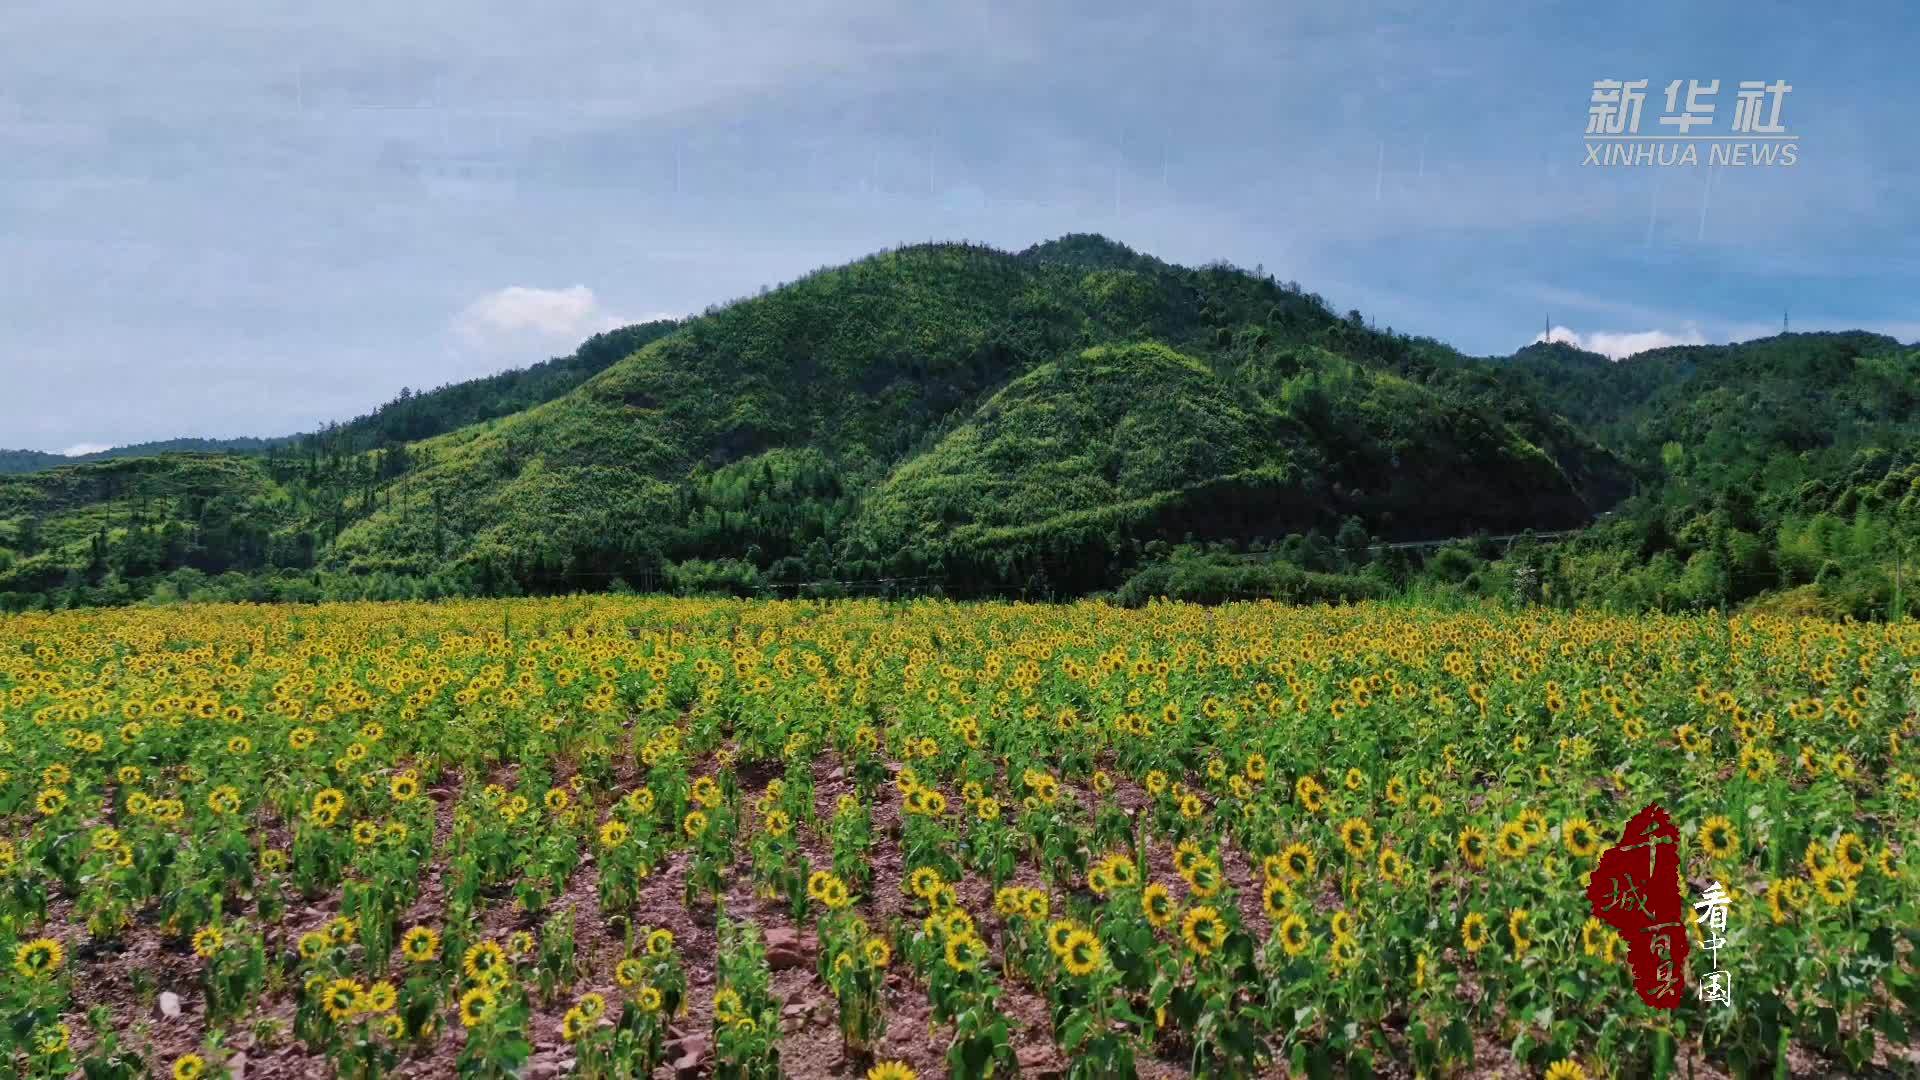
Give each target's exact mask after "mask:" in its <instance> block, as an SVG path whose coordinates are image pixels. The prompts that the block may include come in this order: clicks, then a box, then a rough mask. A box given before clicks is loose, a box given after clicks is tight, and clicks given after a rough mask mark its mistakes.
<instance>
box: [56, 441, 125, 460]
mask: <svg viewBox="0 0 1920 1080" xmlns="http://www.w3.org/2000/svg"><path fill="white" fill-rule="evenodd" d="M111 449H113V444H112V443H103V442H83V443H74V444H73V445H72V446H69V447H67V448H66V449H65V450H62V451H60V452H61V453H62V454H65V455H66V456H68V457H79V456H80V455H82V454H97V453H99V452H101V451H102V450H111Z"/></svg>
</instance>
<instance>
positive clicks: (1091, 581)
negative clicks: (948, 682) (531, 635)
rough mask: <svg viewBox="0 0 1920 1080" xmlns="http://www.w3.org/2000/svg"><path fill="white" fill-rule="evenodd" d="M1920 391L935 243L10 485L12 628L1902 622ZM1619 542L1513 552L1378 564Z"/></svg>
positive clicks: (1798, 363) (1842, 344) (1707, 353)
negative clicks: (1601, 612)
mask: <svg viewBox="0 0 1920 1080" xmlns="http://www.w3.org/2000/svg"><path fill="white" fill-rule="evenodd" d="M1917 364H1920V361H1917V360H1916V354H1915V352H1914V351H1913V350H1910V349H1906V348H1904V347H1902V346H1900V345H1899V344H1898V343H1897V342H1894V341H1892V340H1891V339H1887V338H1882V337H1877V336H1874V335H1869V334H1833V335H1804V334H1803V335H1790V336H1783V337H1776V338H1769V339H1764V340H1761V341H1756V342H1749V343H1745V344H1742V345H1734V346H1711V347H1695V348H1681V349H1665V350H1659V351H1656V352H1652V353H1647V354H1643V355H1641V356H1637V357H1633V358H1631V359H1629V360H1626V361H1623V362H1619V363H1615V362H1613V361H1609V360H1607V359H1605V358H1604V357H1599V356H1595V355H1593V354H1589V353H1581V352H1579V351H1578V350H1575V349H1571V348H1569V347H1566V346H1563V345H1536V346H1530V347H1528V348H1526V349H1522V350H1520V351H1519V352H1518V353H1516V354H1514V355H1513V356H1511V357H1504V358H1484V359H1482V358H1472V357H1467V356H1464V355H1462V354H1460V353H1458V352H1457V351H1455V350H1453V349H1451V348H1449V347H1447V346H1445V345H1443V344H1441V343H1439V342H1436V341H1433V340H1431V339H1426V338H1416V337H1410V336H1407V335H1404V334H1398V333H1394V332H1393V331H1391V330H1383V329H1380V328H1377V327H1374V326H1371V325H1369V324H1368V323H1367V322H1366V320H1365V319H1364V317H1363V316H1362V315H1361V314H1360V313H1359V312H1348V313H1346V314H1345V315H1341V314H1338V313H1336V312H1334V311H1333V310H1331V309H1330V308H1329V306H1328V305H1327V304H1326V303H1325V302H1324V301H1323V300H1321V299H1320V298H1319V297H1318V296H1315V295H1313V294H1311V293H1308V292H1305V291H1304V290H1302V289H1301V288H1300V287H1298V286H1296V285H1292V284H1283V283H1280V282H1278V281H1275V280H1274V279H1272V278H1271V277H1268V276H1266V275H1264V274H1262V273H1248V272H1246V271H1243V270H1239V269H1236V268H1234V267H1231V266H1227V265H1224V264H1217V265H1211V266H1205V267H1198V268H1189V267H1180V266H1174V265H1171V264H1168V263H1165V262H1162V261H1160V260H1158V259H1154V258H1152V257H1151V256H1148V255H1144V254H1141V253H1138V252H1135V251H1133V250H1131V249H1129V248H1127V247H1125V246H1124V245H1121V244H1118V243H1115V242H1113V241H1111V240H1108V239H1105V238H1102V237H1097V236H1088V235H1070V236H1065V237H1061V238H1059V239H1057V240H1053V241H1048V242H1046V243H1043V244H1038V245H1035V246H1034V247H1031V248H1028V249H1026V250H1025V251H1022V252H1019V253H1010V252H1005V251H999V250H995V249H990V248H985V247H979V246H973V245H964V244H930V245H920V246H914V247H907V248H901V249H898V250H894V251H888V252H883V253H880V254H877V255H874V256H872V257H869V258H866V259H862V260H860V261H858V262H855V263H852V264H849V265H847V266H842V267H835V268H829V269H823V270H820V271H816V272H814V273H812V274H809V275H807V276H805V277H803V278H801V279H799V280H797V281H794V282H791V283H789V284H786V285H784V286H781V287H780V288H777V289H774V290H772V291H770V292H767V293H765V294H764V295H762V296H759V297H756V298H754V299H750V300H743V301H739V302H736V303H734V304H731V305H728V306H726V307H723V308H719V309H715V310H712V311H710V312H709V313H708V314H707V315H704V316H702V317H699V318H695V319H690V320H687V321H685V322H667V323H656V324H648V325H646V326H641V327H630V328H626V329H625V330H622V331H616V332H614V333H612V334H609V335H602V336H600V337H597V338H595V339H593V340H591V341H589V342H587V343H586V344H585V345H583V346H582V347H581V349H580V350H579V351H577V352H576V353H575V354H574V355H573V356H571V357H565V358H560V359H558V360H554V361H549V362H547V363H546V364H542V365H534V366H533V367H531V368H527V369H523V370H520V371H516V372H508V373H504V374H503V375H501V376H496V377H494V378H492V379H489V380H477V381H474V382H471V383H464V384H457V385H455V386H452V387H442V388H440V389H439V390H436V391H431V392H428V393H425V394H418V395H414V394H407V395H403V396H402V398H401V399H400V400H398V401H396V402H393V403H390V404H389V405H388V406H385V407H383V408H382V409H380V410H376V411H375V412H374V413H371V414H369V415H368V416H364V417H361V418H358V419H356V420H354V421H351V422H349V423H347V424H343V425H336V426H333V427H330V428H329V429H327V430H326V431H324V432H320V433H316V434H315V435H312V436H305V437H299V438H296V439H291V440H284V441H271V442H270V443H269V445H266V446H265V447H262V448H257V451H256V452H254V453H250V454H245V455H236V454H176V455H167V456H164V457H132V458H116V459H113V460H108V461H100V462H91V463H82V464H67V465H63V466H61V467H59V468H54V469H51V470H42V471H38V472H34V473H31V474H27V475H20V476H12V477H0V604H6V605H10V606H14V607H18V606H21V605H22V604H45V603H74V602H94V603H113V602H124V601H130V600H139V599H142V598H145V597H148V596H158V597H160V598H171V597H174V596H179V595H202V596H245V597H253V598H260V599H273V598H294V599H311V598H317V597H320V596H326V595H373V596H384V595H394V596H405V595H422V594H424V595H439V594H443V593H455V592H516V591H555V590H572V589H598V588H606V587H618V586H619V585H620V584H621V583H625V584H629V585H632V586H635V587H641V588H674V589H684V590H700V589H722V590H733V591H765V590H770V589H771V590H780V589H803V588H804V589H811V590H819V589H822V588H824V589H827V590H829V591H831V590H835V589H856V590H866V589H894V588H898V589H913V590H922V589H930V588H939V589H943V590H946V591H948V592H952V593H957V594H961V595H981V594H1006V593H1008V592H1016V593H1017V592H1026V593H1028V594H1032V593H1034V592H1035V591H1038V592H1039V593H1041V594H1052V595H1064V594H1078V593H1084V592H1088V591H1098V590H1114V589H1120V590H1121V594H1122V595H1124V596H1129V597H1136V598H1138V597H1144V596H1145V595H1150V593H1151V591H1152V590H1155V589H1164V588H1169V587H1173V588H1182V589H1184V588H1189V587H1190V588H1191V589H1192V591H1193V594H1194V595H1202V596H1208V597H1215V596H1227V595H1247V594H1271V595H1285V596H1290V597H1296V598H1312V597H1314V596H1341V595H1376V594H1379V593H1380V592H1382V591H1393V590H1398V589H1405V588H1415V589H1422V590H1426V591H1428V592H1432V591H1434V590H1436V589H1437V590H1439V591H1442V592H1447V593H1452V594H1457V595H1462V596H1468V597H1472V596H1488V595H1515V594H1521V593H1526V594H1529V595H1533V596H1535V597H1536V598H1541V599H1549V600H1552V601H1559V602H1579V603H1589V604H1611V605H1616V606H1622V607H1648V606H1651V607H1700V606H1708V605H1720V604H1729V603H1738V602H1744V601H1747V600H1750V599H1752V598H1754V597H1757V596H1761V595H1763V594H1772V593H1774V592H1776V591H1778V590H1783V589H1793V588H1796V587H1802V586H1809V585H1811V586H1813V587H1814V588H1815V589H1816V590H1817V592H1818V603H1823V604H1828V605H1830V606H1831V607H1832V609H1833V610H1848V611H1856V612H1858V613H1863V614H1870V613H1873V612H1875V611H1878V610H1884V608H1885V606H1886V602H1887V601H1888V600H1890V599H1891V597H1890V589H1891V583H1892V579H1893V576H1894V575H1895V574H1896V573H1898V572H1899V571H1898V569H1897V568H1898V566H1899V565H1900V560H1901V559H1902V558H1904V556H1902V555H1901V554H1900V551H1901V549H1900V548H1899V543H1900V537H1901V536H1902V535H1903V530H1904V529H1905V528H1906V527H1907V524H1908V521H1909V518H1910V517H1911V516H1912V515H1913V513H1914V512H1915V510H1916V509H1917V508H1920V488H1916V487H1915V486H1914V485H1915V484H1916V483H1917V482H1920V452H1916V450H1920V447H1917V446H1916V442H1920V427H1916V425H1915V422H1914V420H1913V408H1914V405H1915V404H1916V400H1917V399H1916V392H1917V391H1920V366H1917ZM1600 511H1612V512H1611V513H1609V514H1608V515H1606V517H1605V520H1603V521H1602V522H1601V523H1600V524H1598V525H1595V526H1593V527H1592V528H1588V529H1586V530H1585V531H1584V532H1582V533H1581V534H1580V535H1579V536H1578V537H1576V538H1575V539H1573V540H1572V541H1569V542H1566V543H1563V544H1560V545H1558V546H1554V547H1540V546H1537V545H1532V544H1528V543H1521V544H1520V545H1519V546H1518V547H1517V548H1516V549H1515V550H1513V551H1512V552H1507V553H1505V557H1502V555H1503V552H1504V549H1496V548H1493V547H1489V546H1485V545H1467V546H1462V547H1458V548H1453V549H1446V550H1443V551H1441V552H1439V553H1437V554H1436V553H1431V552H1428V551H1426V550H1425V549H1403V548H1386V549H1378V548H1376V547H1375V546H1374V545H1379V544H1382V543H1388V542H1394V541H1421V540H1427V539H1434V538H1447V537H1462V536H1471V535H1473V534H1506V533H1519V532H1522V531H1525V530H1560V529H1566V528H1570V527H1579V526H1582V525H1584V524H1585V523H1587V522H1589V521H1591V520H1593V518H1594V516H1595V515H1596V513H1598V512H1600ZM1428 555H1431V558H1428V557H1427V556H1428ZM1423 564H1424V565H1423ZM822 582H828V583H834V584H827V585H822V584H821V583H822ZM1129 582H1131V584H1128V583H1129ZM1123 586H1125V588H1124V589H1123V588H1122V587H1123ZM1802 600H1803V601H1804V594H1802ZM1796 602H1802V601H1796Z"/></svg>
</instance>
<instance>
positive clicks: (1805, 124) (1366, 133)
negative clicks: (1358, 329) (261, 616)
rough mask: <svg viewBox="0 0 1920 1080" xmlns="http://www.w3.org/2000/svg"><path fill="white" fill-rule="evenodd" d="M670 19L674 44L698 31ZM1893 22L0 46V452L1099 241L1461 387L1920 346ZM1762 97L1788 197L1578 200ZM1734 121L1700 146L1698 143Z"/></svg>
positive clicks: (1266, 19)
mask: <svg viewBox="0 0 1920 1080" xmlns="http://www.w3.org/2000/svg"><path fill="white" fill-rule="evenodd" d="M694 9H697V10H694ZM1917 51H1920V23H1916V22H1915V20H1914V19H1913V18H1912V16H1911V12H1910V10H1908V9H1906V8H1905V7H1904V6H1903V5H1900V4H1895V3H1886V4H1874V3H1848V4H1826V5H1805V4H1783V3H1761V2H1752V0H1750V2H1744V3H1696V4H1688V5H1673V4H1638V3H1606V4H1594V3H1580V4H1539V3H1535V4H1520V3H1515V4H1485V3H1466V4H1457V3H1455V4H1432V3H1380V4H1372V3H1362V2H1347V3H1342V4H1338V5H1325V4H1313V5H1306V4H1299V5H1296V4H1291V3H1280V2H1276V0H1258V2H1245V3H1242V2H1213V0H1196V2H1192V3H1177V2H1176V3H1171V4H1164V3H1163V4H1139V5H1128V4H1116V3H1111V2H1109V3H1075V4H1053V3H1046V2H1042V0H1024V2H1019V3H1006V4H1003V3H996V2H990V0H982V2H976V3H969V4H934V3H917V4H904V3H885V2H852V3H820V2H811V0H785V2H781V3H767V4H760V3H753V4H733V3H724V2H721V3H707V4H699V5H669V6H656V5H652V4H646V3H628V4H620V5H613V4H582V3H573V2H570V0H548V2H543V3H539V4H512V5H508V4H480V3H460V4H454V3H446V2H443V0H411V2H408V3H403V4H395V3H390V2H382V3H362V2H359V0H341V2H335V3H330V4H326V5H312V4H281V3H267V2H260V0H246V2H218V0H216V2H207V0H200V2H194V3H184V2H178V0H171V2H170V0H143V2H141V3H137V4H136V3H131V2H125V3H112V4H108V3H97V2H87V0H51V2H42V0H27V2H25V3H24V4H23V3H22V2H21V0H14V2H12V3H10V4H8V5H6V8H5V10H4V11H0V372H4V375H5V381H4V383H0V388H3V389H4V390H5V392H4V393H0V446H4V447H31V448H36V449H47V450H63V449H69V448H73V447H77V446H89V445H103V444H118V443H126V442H132V441H139V440H145V439H156V438H166V437H171V436H177V435H207V436H233V435H274V434H282V433H287V432H291V431H297V430H303V429H308V428H311V427H313V426H315V425H317V424H319V423H322V422H324V421H327V420H331V419H345V418H347V417H351V416H353V415H355V414H357V413H360V412H364V411H366V410H367V409H369V408H371V407H373V406H375V405H377V404H379V403H380V402H382V401H384V400H387V399H389V398H391V397H392V396H393V395H394V394H395V393H397V392H398V391H399V390H400V388H401V387H402V386H412V387H415V388H422V387H430V386H434V385H437V384H440V383H443V382H447V381H452V380H457V379H462V378H468V377H472V376H475V375H480V374H485V373H488V372H491V371H495V370H499V369H501V368H504V367H509V366H517V365H521V364H525V363H529V362H532V361H535V360H539V359H543V358H545V357H547V356H551V355H556V354H562V353H565V352H568V351H570V350H571V348H572V346H573V345H574V344H576V343H577V342H578V340H579V339H580V338H582V337H584V336H585V335H586V334H589V333H591V332H593V331H595V330H598V329H602V328H604V327H606V326H609V325H616V324H619V323H622V322H631V321H637V320H641V319H645V318H648V317H652V316H655V315H658V314H662V313H670V314H684V313H695V312H698V311H700V310H702V309H704V308H705V307H707V306H708V305H710V304H713V303H717V302H722V301H725V300H727V299H730V298H734V297H739V296H744V295H749V294H751V293H753V292H755V291H757V290H758V289H759V288H760V287H761V286H763V285H773V284H777V283H779V282H781V281H785V280H789V279H791V278H793V277H795V276H797V275H799V274H801V273H804V272H806V271H808V270H810V269H813V268H816V267H819V266H822V265H827V264H834V263H840V262H844V261H847V260H850V259H853V258H857V257H859V256H861V255H864V254H867V253H869V252H871V251H873V250H875V249H878V248H881V247H886V246H891V245H895V244H899V243H903V242H912V241H919V240H926V239H971V240H976V241H987V242H990V243H994V244H997V245H1001V246H1005V247H1011V248H1019V247H1024V246H1026V245H1028V244H1030V243H1033V242H1036V241H1039V240H1043V239H1046V238H1049V237H1052V236H1057V235H1059V234H1061V233H1064V232H1069V231H1098V232H1102V233H1105V234H1107V235H1110V236H1112V237H1114V238H1116V239H1119V240H1122V241H1124V242H1126V243H1128V244H1130V245H1132V246H1134V247H1136V248H1139V249H1142V250H1145V251H1149V252H1152V253H1154V254H1156V255H1159V256H1161V257H1163V258H1167V259H1171V260H1174V261H1177V262H1186V263H1199V262H1205V261H1208V260H1211V259H1216V258H1224V259H1229V260H1232V261H1233V262H1235V263H1238V264H1240V265H1243V266H1247V267H1252V266H1255V265H1256V264H1258V265H1263V266H1264V267H1265V268H1266V269H1267V270H1268V271H1270V272H1272V273H1273V274H1275V275H1276V276H1278V277H1280V278H1282V279H1293V280H1297V281H1299V282H1300V283H1301V284H1302V285H1303V286H1305V287H1307V288H1308V289H1311V290H1313V291H1316V292H1319V293H1321V294H1322V295H1324V296H1326V297H1327V298H1328V299H1329V300H1330V301H1331V302H1332V303H1334V304H1335V305H1336V306H1337V307H1338V308H1339V309H1341V310H1343V311H1344V310H1346V309H1348V308H1359V309H1360V310H1361V311H1362V312H1364V313H1365V314H1366V315H1367V316H1368V317H1369V318H1370V319H1372V320H1374V321H1375V322H1376V323H1378V324H1380V325H1383V326H1391V327H1393V328H1395V329H1397V330H1403V331H1408V332H1413V333H1420V334H1427V335H1431V336H1434V337H1438V338H1440V339H1442V340H1445V341H1448V342H1450V343H1453V344H1455V345H1457V346H1459V347H1460V348H1462V349H1465V350H1468V351H1470V352H1476V353H1496V352H1498V353H1504V352H1508V351H1511V350H1513V349H1515V348H1517V347H1519V346H1522V345H1524V344H1526V343H1527V342H1528V341H1529V340H1531V339H1532V338H1533V337H1535V336H1537V335H1539V334H1540V333H1541V329H1542V325H1543V320H1544V319H1546V318H1547V317H1548V316H1551V319H1552V321H1553V323H1555V324H1557V325H1558V326H1559V327H1562V328H1563V329H1562V330H1560V331H1556V333H1557V334H1561V335H1564V336H1572V337H1574V338H1576V339H1577V340H1580V341H1582V342H1584V343H1587V344H1591V345H1598V346H1600V347H1602V348H1604V349H1607V350H1609V351H1613V352H1625V351H1629V350H1631V349H1632V348H1634V347H1636V346H1644V345H1647V344H1653V343H1659V342H1665V341H1693V340H1699V341H1725V340H1731V339H1738V338H1744V337H1752V336H1757V335H1761V334H1766V333H1771V332H1773V331H1775V330H1776V329H1777V328H1778V326H1779V320H1780V313H1781V311H1782V309H1783V308H1786V307H1791V309H1792V312H1793V324H1794V327H1795V328H1796V329H1818V328H1842V327H1854V326H1862V327H1867V328H1871V329H1877V330H1881V331H1884V332H1887V333H1891V334H1894V335H1895V336H1897V337H1899V338H1901V339H1902V340H1905V341H1911V340H1914V339H1916V338H1920V304H1916V302H1915V299H1914V298H1915V297H1916V295H1920V289H1917V288H1916V286H1920V197H1917V196H1916V194H1915V191H1916V188H1917V186H1920V185H1916V177H1917V176H1920V143H1916V140H1915V138H1914V135H1913V131H1914V122H1913V117H1914V113H1915V110H1916V108H1917V107H1920V67H1917V66H1916V65H1915V64H1914V63H1913V62H1912V57H1913V56H1914V55H1916V52H1917ZM1603 78H1622V79H1637V78H1645V79H1648V80H1650V83H1651V88H1650V90H1649V93H1648V97H1647V103H1646V114H1645V115H1646V119H1645V120H1644V121H1643V126H1642V130H1643V131H1650V130H1653V129H1654V128H1655V125H1654V123H1653V119H1652V118H1653V117H1654V116H1655V115H1657V114H1658V112H1659V111H1660V109H1659V106H1660V105H1661V104H1662V101H1661V97H1662V94H1661V90H1662V88H1663V87H1664V86H1665V84H1666V83H1667V82H1668V81H1670V80H1672V79H1694V78H1698V79H1714V78H1717V79H1720V80H1721V85H1722V91H1723V92H1722V94H1721V95H1720V97H1719V98H1718V102H1719V121H1720V123H1721V124H1723V125H1724V124H1725V123H1726V120H1727V117H1728V116H1729V114H1730V112H1731V109H1732V104H1731V101H1732V96H1733V94H1732V90H1733V83H1735V82H1737V81H1739V80H1742V79H1764V80H1767V81H1769V82H1770V81H1773V80H1775V79H1785V80H1786V81H1788V82H1789V83H1791V84H1792V85H1793V87H1794V89H1793V91H1792V93H1791V94H1790V95H1788V97H1787V98H1786V100H1785V106H1784V110H1783V113H1782V119H1783V121H1784V122H1785V123H1786V125H1787V126H1788V127H1789V129H1790V130H1792V131H1793V132H1795V133H1797V134H1799V135H1800V137H1801V140H1800V142H1799V144H1798V146H1799V164H1798V165H1796V166H1795V167H1793V168H1774V169H1761V168H1742V169H1729V168H1721V169H1707V168H1704V167H1702V168H1694V169H1686V168H1675V169H1658V168H1649V169H1599V168H1589V167H1583V165H1582V161H1583V158H1584V151H1583V133H1584V131H1585V124H1586V114H1587V107H1588V97H1589V94H1590V92H1591V88H1592V83H1593V81H1594V80H1596V79H1603ZM1722 130H1724V128H1723V129H1722Z"/></svg>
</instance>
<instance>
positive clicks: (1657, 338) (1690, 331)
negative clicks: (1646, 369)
mask: <svg viewBox="0 0 1920 1080" xmlns="http://www.w3.org/2000/svg"><path fill="white" fill-rule="evenodd" d="M1533 340H1534V343H1535V344H1538V343H1539V342H1542V341H1559V342H1564V343H1566V344H1568V345H1572V346H1573V347H1574V348H1576V349H1585V350H1586V351H1588V352H1593V353H1599V354H1600V355H1601V356H1605V357H1608V358H1610V359H1614V360H1624V359H1626V358H1627V357H1629V356H1632V355H1633V354H1634V353H1643V352H1646V351H1647V350H1649V349H1664V348H1666V347H1668V346H1669V345H1705V344H1706V343H1707V339H1706V337H1705V336H1704V335H1702V334H1701V333H1700V328H1699V327H1697V326H1694V325H1692V324H1688V325H1687V326H1686V327H1685V328H1684V329H1682V330H1681V331H1680V332H1679V333H1677V334H1676V333H1674V332H1673V331H1671V330H1595V331H1593V332H1592V333H1588V334H1582V333H1578V332H1577V331H1574V330H1571V329H1568V328H1567V327H1564V326H1556V327H1554V328H1553V329H1552V330H1551V331H1549V332H1547V333H1544V334H1535V335H1534V336H1533Z"/></svg>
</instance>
